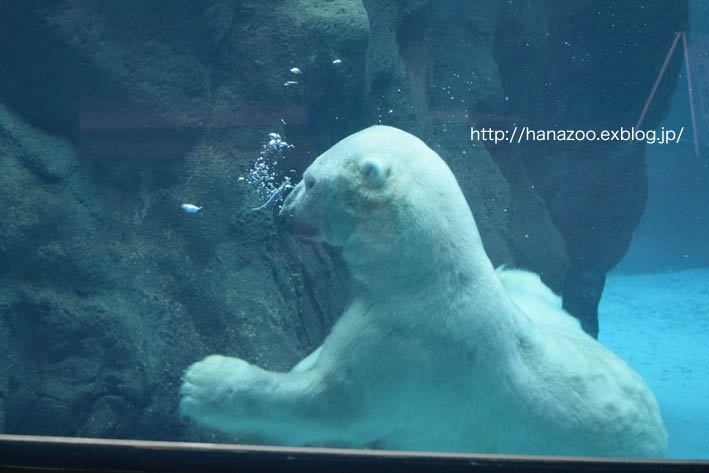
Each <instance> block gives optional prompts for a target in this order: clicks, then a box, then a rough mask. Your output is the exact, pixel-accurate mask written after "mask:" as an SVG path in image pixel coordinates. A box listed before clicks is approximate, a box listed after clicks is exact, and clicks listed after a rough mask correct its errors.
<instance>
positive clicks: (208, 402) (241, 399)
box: [179, 355, 258, 430]
mask: <svg viewBox="0 0 709 473" xmlns="http://www.w3.org/2000/svg"><path fill="white" fill-rule="evenodd" d="M257 371H258V369H257V368H256V367H254V366H252V365H250V364H248V363H247V362H245V361H244V360H241V359H239V358H231V357H226V356H221V355H211V356H208V357H207V358H205V359H203V360H202V361H199V362H197V363H194V364H193V365H192V366H190V367H189V368H188V369H187V371H185V374H184V376H183V377H182V380H183V383H182V386H181V387H180V407H179V410H180V414H181V415H182V416H185V417H190V418H192V419H194V420H196V421H197V422H199V423H201V424H207V425H210V426H212V427H216V428H221V429H223V430H231V429H230V428H229V427H228V425H231V424H233V423H234V422H235V421H238V419H239V418H241V417H242V416H243V415H244V414H245V411H246V410H248V409H249V404H250V402H249V399H248V398H250V397H252V395H253V386H254V382H255V379H256V377H257ZM249 394H251V395H249Z"/></svg>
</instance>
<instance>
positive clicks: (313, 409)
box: [180, 349, 354, 445]
mask: <svg viewBox="0 0 709 473" xmlns="http://www.w3.org/2000/svg"><path fill="white" fill-rule="evenodd" d="M318 354H319V349H318V350H316V351H315V352H314V353H313V354H311V355H310V356H308V357H306V358H305V359H304V360H303V361H301V362H300V363H299V365H300V364H304V363H305V362H306V361H307V360H309V359H310V358H311V357H312V356H313V355H316V356H315V358H314V359H312V360H310V361H309V362H308V364H311V366H310V369H308V370H305V371H300V372H296V371H291V372H289V373H275V372H271V371H266V370H264V369H262V368H259V367H258V366H254V365H251V364H249V363H247V362H245V361H244V360H241V359H239V358H231V357H225V356H220V355H212V356H208V357H207V358H205V359H203V360H202V361H199V362H197V363H195V364H193V365H192V366H190V367H189V368H188V369H187V371H186V372H185V375H184V377H183V384H182V387H181V388H180V395H181V399H180V414H182V415H183V416H187V417H190V418H192V419H194V420H195V421H197V422H198V423H200V424H204V425H207V426H209V427H213V428H216V429H219V430H221V431H224V432H231V433H249V434H257V435H261V436H263V437H265V438H267V439H268V440H273V441H275V442H277V443H279V444H287V445H305V444H313V443H319V442H331V443H333V442H337V443H340V444H346V443H347V441H346V437H347V430H348V425H349V424H351V421H352V420H353V419H354V415H353V412H352V411H353V410H352V409H347V408H346V406H347V405H348V401H349V400H348V398H347V396H346V394H345V390H344V389H342V388H341V387H339V386H337V385H335V384H334V383H336V382H333V381H332V379H334V378H333V377H328V376H323V375H322V373H320V372H319V371H318V370H317V369H312V365H313V364H314V360H315V359H317V355H318Z"/></svg>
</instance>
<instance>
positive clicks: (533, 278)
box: [495, 266, 583, 333]
mask: <svg viewBox="0 0 709 473" xmlns="http://www.w3.org/2000/svg"><path fill="white" fill-rule="evenodd" d="M495 272H496V273H497V277H498V278H500V281H501V282H502V286H503V287H504V288H505V290H506V291H507V294H509V296H510V297H511V298H512V300H513V301H514V303H515V304H517V306H518V307H519V308H520V309H522V311H523V312H524V313H525V314H527V316H528V317H529V318H530V319H532V321H533V322H534V323H535V324H537V325H546V326H553V327H558V328H562V329H565V330H571V331H575V332H579V333H583V330H582V329H581V325H580V324H579V321H578V320H577V319H576V318H575V317H572V316H571V315H569V314H568V313H567V312H566V311H565V310H564V309H563V308H562V307H561V298H560V297H559V296H557V295H556V294H554V293H553V292H552V290H551V289H549V287H548V286H547V285H546V284H544V283H543V282H542V280H541V278H540V277H539V275H538V274H536V273H532V272H530V271H525V270H523V269H511V268H507V267H505V266H500V267H498V268H497V269H496V270H495Z"/></svg>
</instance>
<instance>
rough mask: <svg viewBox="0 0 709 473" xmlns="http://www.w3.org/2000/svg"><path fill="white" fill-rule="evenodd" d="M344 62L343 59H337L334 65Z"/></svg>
mask: <svg viewBox="0 0 709 473" xmlns="http://www.w3.org/2000/svg"><path fill="white" fill-rule="evenodd" d="M341 62H342V59H335V60H334V61H332V63H333V64H340V63H341Z"/></svg>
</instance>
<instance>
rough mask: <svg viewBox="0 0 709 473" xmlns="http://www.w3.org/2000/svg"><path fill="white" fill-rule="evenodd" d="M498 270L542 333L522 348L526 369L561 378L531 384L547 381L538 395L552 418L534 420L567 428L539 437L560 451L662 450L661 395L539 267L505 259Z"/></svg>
mask: <svg viewBox="0 0 709 473" xmlns="http://www.w3.org/2000/svg"><path fill="white" fill-rule="evenodd" d="M496 273H497V276H498V277H499V278H500V281H501V282H502V285H503V287H504V288H505V290H506V292H507V293H508V295H509V296H510V298H511V299H512V300H513V302H514V303H515V304H516V305H517V306H518V307H519V308H520V309H521V310H522V312H524V314H526V316H527V317H528V318H529V319H530V320H531V322H532V323H533V324H534V326H535V327H536V328H537V330H538V332H539V335H540V338H539V340H540V343H539V346H538V350H530V351H529V353H525V354H524V356H522V360H523V361H522V364H523V365H524V366H525V369H524V370H523V372H526V373H528V375H529V376H531V377H534V378H537V379H545V380H547V381H548V380H550V379H553V380H554V386H553V387H552V386H550V385H549V383H548V382H545V383H533V384H532V385H534V386H537V387H539V388H540V389H538V390H537V391H536V395H535V396H533V398H534V399H535V401H534V406H535V407H534V408H535V409H540V408H541V409H542V410H541V411H540V413H541V414H540V419H543V420H542V422H548V423H551V424H553V427H550V428H547V429H539V427H540V426H539V425H536V427H535V428H536V429H537V431H538V432H543V431H547V432H554V433H561V434H562V435H560V436H559V437H556V436H555V435H551V436H550V437H549V438H546V439H545V438H544V436H543V435H540V436H538V437H537V440H538V441H540V442H542V443H548V445H546V448H549V449H550V452H555V453H557V454H559V453H561V454H564V452H565V451H566V454H569V455H578V454H580V453H583V454H585V455H592V456H595V455H608V456H622V457H662V456H663V455H664V451H665V448H666V446H667V435H666V432H665V430H664V427H663V425H662V419H661V417H660V413H659V408H658V406H657V402H656V400H655V398H654V396H653V395H652V392H651V391H650V389H649V388H648V387H647V385H646V384H645V382H644V381H643V379H642V378H641V377H640V375H638V374H637V373H636V372H635V371H633V369H632V368H631V367H630V366H628V364H627V363H625V362H624V361H623V360H621V359H620V358H618V357H617V356H616V355H615V354H613V353H612V352H611V351H610V350H608V349H606V348H605V347H604V346H603V345H601V344H600V343H598V342H597V341H596V340H595V339H593V338H592V337H590V336H589V335H587V334H586V333H585V332H584V331H583V330H582V329H581V327H580V324H579V322H578V320H576V319H575V318H574V317H572V316H571V315H569V314H568V313H567V312H565V311H564V310H563V309H562V306H561V298H559V297H558V296H557V295H556V294H554V293H553V292H552V291H551V289H549V288H548V287H547V286H546V285H544V283H542V281H541V279H540V278H539V276H538V275H537V274H534V273H531V272H528V271H523V270H517V269H507V268H504V267H500V268H498V269H497V270H496ZM520 376H523V375H520ZM527 394H529V393H527ZM543 449H544V446H540V447H538V449H537V450H542V451H543Z"/></svg>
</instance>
